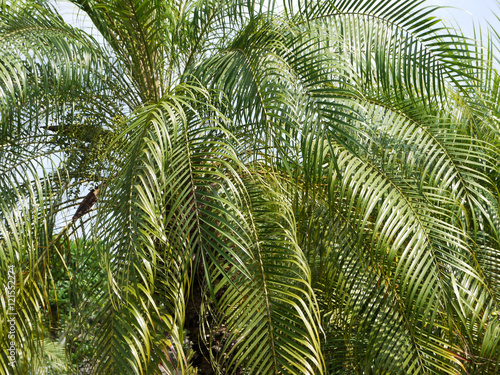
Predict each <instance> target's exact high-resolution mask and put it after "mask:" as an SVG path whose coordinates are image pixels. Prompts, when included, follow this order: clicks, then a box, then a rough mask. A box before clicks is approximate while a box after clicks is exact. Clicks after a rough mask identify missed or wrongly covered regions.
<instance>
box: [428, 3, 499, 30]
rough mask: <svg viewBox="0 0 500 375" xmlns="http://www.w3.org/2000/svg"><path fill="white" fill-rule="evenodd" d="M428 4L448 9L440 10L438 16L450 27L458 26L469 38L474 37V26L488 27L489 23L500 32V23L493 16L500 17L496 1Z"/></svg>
mask: <svg viewBox="0 0 500 375" xmlns="http://www.w3.org/2000/svg"><path fill="white" fill-rule="evenodd" d="M428 4H432V5H439V6H443V7H447V8H445V9H440V10H439V11H438V12H437V13H436V15H437V16H438V17H440V18H442V19H444V20H446V23H447V24H449V25H450V26H456V25H457V24H458V25H459V26H460V28H461V29H462V31H463V32H464V34H465V35H467V36H470V37H472V36H474V31H473V25H476V26H477V25H479V24H481V25H483V26H486V25H487V23H488V22H490V23H491V24H492V25H493V26H494V27H495V29H496V30H499V31H500V22H499V21H498V20H497V19H496V17H495V15H494V14H493V12H495V13H497V14H499V15H500V7H499V6H498V3H497V1H496V0H429V1H428Z"/></svg>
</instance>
